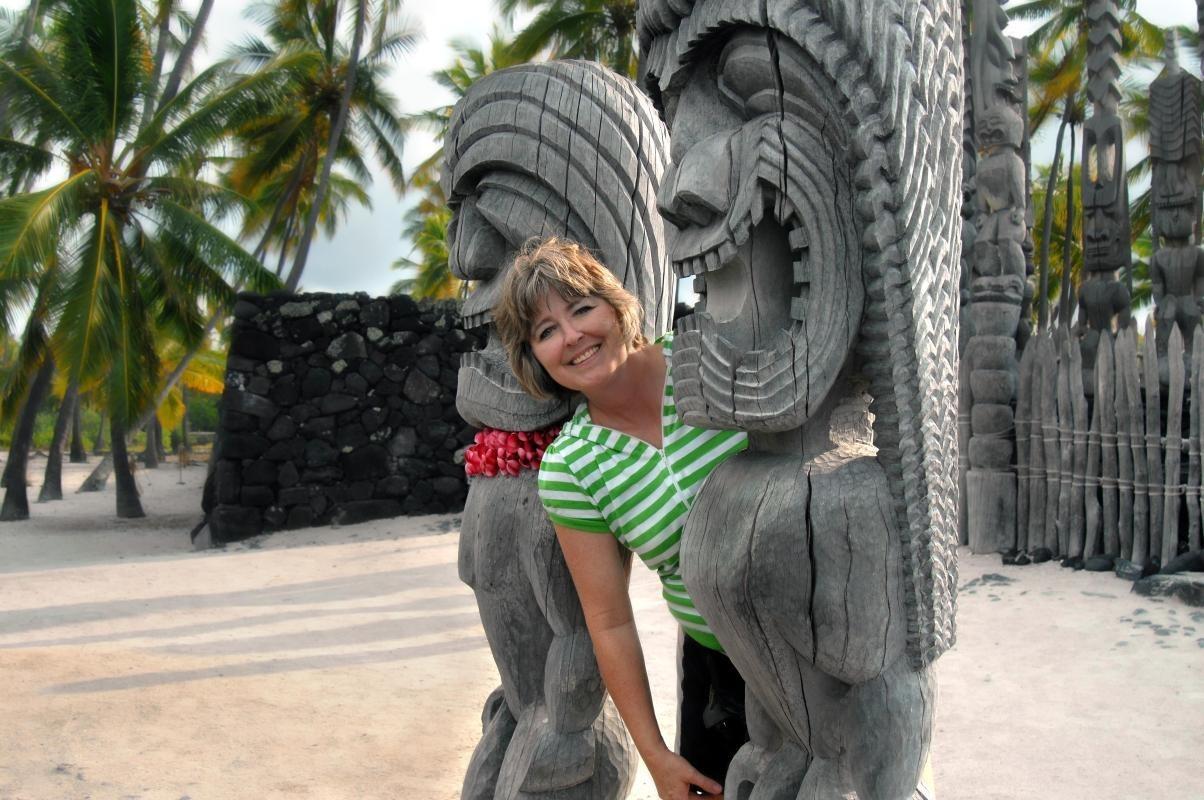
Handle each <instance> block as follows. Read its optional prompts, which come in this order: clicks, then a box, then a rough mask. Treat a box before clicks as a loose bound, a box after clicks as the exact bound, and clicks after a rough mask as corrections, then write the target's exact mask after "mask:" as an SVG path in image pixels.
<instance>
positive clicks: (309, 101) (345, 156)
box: [226, 0, 417, 275]
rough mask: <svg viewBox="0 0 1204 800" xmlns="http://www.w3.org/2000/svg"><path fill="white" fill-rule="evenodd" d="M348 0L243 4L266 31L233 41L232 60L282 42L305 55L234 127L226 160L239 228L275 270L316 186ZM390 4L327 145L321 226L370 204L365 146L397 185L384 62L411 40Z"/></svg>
mask: <svg viewBox="0 0 1204 800" xmlns="http://www.w3.org/2000/svg"><path fill="white" fill-rule="evenodd" d="M349 5H352V6H353V5H354V4H341V3H339V2H337V0H312V1H311V2H305V3H297V2H291V1H289V0H282V1H281V2H274V3H257V4H255V5H252V6H251V7H250V9H249V12H248V14H249V15H250V16H251V17H252V18H254V19H256V20H257V21H259V22H260V23H262V24H263V25H264V27H265V28H266V33H267V35H266V38H265V39H262V40H261V39H255V38H248V39H246V40H244V41H243V43H242V44H240V45H239V46H238V47H237V48H236V49H235V51H234V58H235V59H236V60H237V62H238V63H239V64H241V65H244V66H246V67H251V68H262V66H263V65H265V64H268V63H271V61H273V60H275V59H279V58H281V57H282V55H283V54H285V53H289V52H295V53H298V54H304V55H305V56H306V61H305V64H304V66H303V67H302V68H299V69H296V70H293V71H291V72H290V73H289V81H288V86H287V91H286V92H284V93H283V94H282V95H281V96H280V97H279V98H278V99H277V102H276V103H275V104H274V105H273V106H272V107H270V108H268V109H264V111H263V113H261V114H260V115H259V116H258V117H257V118H255V119H252V120H248V121H247V122H246V124H244V125H243V126H242V127H241V128H240V130H239V132H238V137H237V146H238V154H237V156H236V157H235V158H234V160H233V161H232V162H231V163H229V164H228V170H227V178H226V179H227V180H228V182H229V184H230V186H231V187H233V188H234V189H235V190H237V191H238V192H239V193H241V194H243V195H245V196H247V197H249V198H251V199H252V201H253V207H252V209H251V211H250V213H248V215H247V216H246V218H245V221H244V225H243V236H244V237H249V236H256V237H259V238H260V245H259V247H258V248H257V255H261V256H262V255H264V254H266V253H267V252H268V251H269V250H276V251H277V252H278V254H279V259H278V267H277V274H278V275H279V274H281V273H282V272H283V269H284V264H285V262H286V259H287V258H288V257H289V254H290V253H293V252H296V251H297V250H298V248H299V245H300V239H301V238H302V235H303V232H304V229H305V220H306V219H307V218H308V216H309V214H310V212H311V211H312V209H313V203H314V199H315V198H316V197H317V195H318V189H319V186H318V182H319V179H320V174H321V165H322V162H323V159H324V158H325V156H326V149H327V147H328V143H329V139H330V133H331V129H332V128H333V127H334V124H335V119H336V117H337V116H338V113H339V109H340V101H341V95H342V89H343V86H344V84H345V82H346V79H347V75H348V71H349V69H350V63H349V59H350V57H351V53H350V52H349V50H348V47H347V45H346V43H345V42H344V41H343V39H342V37H341V33H342V31H341V29H340V25H339V19H340V16H341V14H342V13H343V11H344V10H345V9H346V8H347V6H349ZM398 10H399V4H398V3H397V2H385V3H382V4H380V5H379V7H377V10H376V14H375V16H374V17H373V19H372V34H371V37H370V40H369V42H368V43H367V47H366V49H365V50H364V51H363V52H362V53H361V54H360V56H359V58H358V60H357V62H356V65H355V76H354V86H353V87H352V91H351V97H350V105H349V107H348V114H349V117H348V121H347V125H346V127H345V128H344V129H343V135H342V137H341V138H340V140H339V143H338V147H337V149H336V151H335V165H336V168H337V169H336V170H335V171H333V172H332V173H331V178H330V182H329V187H328V190H327V191H326V193H325V196H324V200H323V202H322V207H321V209H320V211H319V217H318V220H319V224H321V225H322V226H324V229H325V231H326V233H327V235H333V234H334V232H335V230H336V229H337V227H338V225H339V223H340V222H341V221H342V219H344V218H345V217H346V214H347V212H348V211H349V209H350V206H351V204H352V203H358V204H360V205H363V206H371V201H370V200H369V197H368V194H367V191H366V188H367V187H369V186H371V185H372V182H373V172H372V170H371V169H370V168H369V166H368V161H367V157H368V155H369V154H371V155H372V156H373V157H374V158H375V159H376V161H377V162H378V163H380V164H381V165H383V166H384V168H385V172H386V174H387V175H388V176H389V179H390V180H391V181H392V183H393V186H394V188H395V189H396V190H397V191H398V192H399V193H400V192H402V191H404V189H405V186H406V178H405V174H404V170H403V169H402V160H401V154H402V150H403V147H404V144H405V135H406V130H407V127H408V123H407V122H406V120H405V119H404V118H403V117H402V116H401V113H400V111H399V101H398V98H397V97H395V96H394V95H393V94H392V93H390V92H389V91H388V90H387V89H386V88H385V79H386V78H387V76H388V71H389V69H390V65H391V64H392V62H393V61H394V60H396V58H397V57H398V56H400V55H402V54H403V53H406V52H408V51H409V50H411V49H412V48H413V46H414V44H415V42H416V41H417V33H416V31H415V30H414V29H413V28H412V27H410V26H408V24H407V23H406V21H405V20H404V19H402V18H401V17H400V16H399V14H398Z"/></svg>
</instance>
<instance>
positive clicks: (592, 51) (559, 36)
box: [498, 0, 638, 78]
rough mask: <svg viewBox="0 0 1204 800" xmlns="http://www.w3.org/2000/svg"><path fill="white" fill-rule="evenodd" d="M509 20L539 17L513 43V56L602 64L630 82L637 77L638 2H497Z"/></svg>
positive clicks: (560, 0)
mask: <svg viewBox="0 0 1204 800" xmlns="http://www.w3.org/2000/svg"><path fill="white" fill-rule="evenodd" d="M498 8H499V9H500V10H501V12H502V14H503V15H504V16H505V17H506V19H508V20H509V19H512V18H513V16H514V13H515V12H516V11H518V10H520V9H521V10H526V11H535V12H536V13H535V17H534V18H533V19H532V20H531V21H530V22H529V23H528V24H527V27H525V28H523V30H521V31H520V32H519V34H518V36H517V37H515V39H514V56H515V57H516V58H518V59H519V60H521V61H531V60H534V59H535V58H536V57H537V56H539V55H540V54H541V53H544V52H547V53H548V54H549V55H551V57H553V58H584V59H586V60H588V61H597V62H599V63H601V64H605V65H606V66H608V67H610V68H611V69H613V70H614V71H615V72H618V73H619V74H621V75H626V76H628V77H629V78H634V77H635V76H636V67H637V66H638V59H637V50H636V40H635V36H636V28H635V11H636V0H498Z"/></svg>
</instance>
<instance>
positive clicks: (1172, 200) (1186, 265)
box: [1150, 31, 1204, 386]
mask: <svg viewBox="0 0 1204 800" xmlns="http://www.w3.org/2000/svg"><path fill="white" fill-rule="evenodd" d="M1177 49H1178V48H1177V45H1176V41H1175V35H1174V32H1173V31H1172V32H1168V34H1167V47H1166V65H1165V67H1164V68H1163V70H1162V72H1161V74H1159V75H1158V77H1157V78H1155V79H1154V80H1153V82H1152V83H1151V84H1150V160H1151V161H1152V162H1153V175H1152V178H1151V185H1150V189H1151V197H1152V199H1153V223H1154V225H1153V227H1154V236H1153V240H1154V247H1155V251H1154V255H1153V257H1152V258H1151V259H1150V290H1151V294H1152V295H1153V297H1154V305H1155V310H1154V319H1155V320H1156V322H1157V326H1158V327H1157V343H1158V375H1159V379H1160V380H1161V381H1162V384H1163V386H1165V385H1166V383H1167V380H1168V376H1169V373H1168V368H1167V345H1168V343H1169V341H1170V335H1171V330H1172V329H1173V328H1176V327H1177V328H1178V329H1179V333H1180V334H1181V335H1182V336H1183V339H1184V346H1185V351H1186V352H1190V351H1191V345H1192V337H1193V336H1194V335H1195V332H1196V328H1197V327H1198V326H1199V324H1200V319H1201V300H1202V299H1204V251H1201V250H1200V248H1199V247H1197V244H1198V242H1199V231H1197V230H1196V226H1197V220H1198V219H1199V217H1200V81H1199V79H1198V78H1195V77H1194V76H1192V75H1189V74H1187V73H1186V72H1184V71H1183V70H1182V69H1180V68H1179V60H1178V57H1177Z"/></svg>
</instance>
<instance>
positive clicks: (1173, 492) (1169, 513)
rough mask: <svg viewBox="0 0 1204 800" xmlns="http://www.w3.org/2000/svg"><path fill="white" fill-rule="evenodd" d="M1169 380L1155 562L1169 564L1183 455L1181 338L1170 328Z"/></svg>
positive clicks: (1174, 542)
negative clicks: (1159, 532)
mask: <svg viewBox="0 0 1204 800" xmlns="http://www.w3.org/2000/svg"><path fill="white" fill-rule="evenodd" d="M1166 357H1167V364H1168V371H1169V373H1170V374H1169V377H1168V380H1167V396H1166V446H1165V448H1164V450H1165V451H1166V456H1165V458H1166V468H1165V470H1164V472H1163V475H1164V476H1165V480H1166V487H1165V489H1164V490H1163V499H1162V552H1161V553H1159V554H1158V559H1159V563H1161V564H1169V563H1170V562H1171V559H1173V558H1174V557H1175V556H1176V555H1178V552H1179V506H1180V505H1181V504H1182V502H1183V483H1182V478H1181V477H1180V476H1179V464H1180V461H1181V459H1182V455H1183V385H1184V381H1185V375H1184V372H1185V370H1184V367H1183V335H1182V334H1181V333H1179V328H1178V326H1173V327H1172V328H1171V335H1170V340H1169V341H1168V342H1167V350H1166Z"/></svg>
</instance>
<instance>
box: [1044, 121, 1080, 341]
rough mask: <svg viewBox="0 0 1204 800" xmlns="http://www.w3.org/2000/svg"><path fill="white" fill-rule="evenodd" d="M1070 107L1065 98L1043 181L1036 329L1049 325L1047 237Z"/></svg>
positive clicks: (1051, 230) (1049, 234) (1049, 230)
mask: <svg viewBox="0 0 1204 800" xmlns="http://www.w3.org/2000/svg"><path fill="white" fill-rule="evenodd" d="M1072 108H1073V106H1072V105H1071V104H1070V100H1069V99H1067V100H1066V108H1065V110H1063V112H1062V121H1061V122H1060V123H1059V124H1058V137H1057V140H1056V141H1055V142H1054V159H1053V165H1052V166H1050V168H1049V180H1047V181H1046V182H1045V216H1044V217H1043V218H1042V221H1041V253H1040V255H1039V257H1038V265H1037V269H1038V270H1040V273H1041V275H1040V286H1039V289H1038V293H1039V296H1040V298H1041V301H1040V303H1039V305H1038V306H1037V328H1038V330H1046V329H1047V328H1048V327H1049V237H1050V236H1051V235H1052V233H1053V200H1054V187H1055V186H1056V185H1057V182H1058V174H1059V173H1060V172H1061V171H1062V137H1063V136H1064V135H1065V133H1066V125H1067V124H1068V123H1069V122H1070V112H1071V110H1072Z"/></svg>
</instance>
